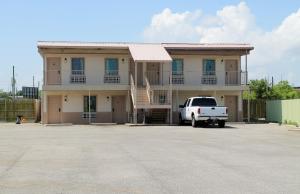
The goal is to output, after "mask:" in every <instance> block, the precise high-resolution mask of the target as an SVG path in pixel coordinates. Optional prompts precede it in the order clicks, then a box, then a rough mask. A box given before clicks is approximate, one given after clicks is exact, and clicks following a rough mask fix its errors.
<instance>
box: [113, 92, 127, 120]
mask: <svg viewBox="0 0 300 194" xmlns="http://www.w3.org/2000/svg"><path fill="white" fill-rule="evenodd" d="M125 102H126V101H125V96H113V97H112V120H113V122H114V123H118V124H123V123H125V122H126V120H127V114H126V106H125V104H126V103H125Z"/></svg>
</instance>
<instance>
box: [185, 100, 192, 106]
mask: <svg viewBox="0 0 300 194" xmlns="http://www.w3.org/2000/svg"><path fill="white" fill-rule="evenodd" d="M190 102H191V99H189V100H188V101H187V104H186V106H187V107H188V106H189V105H190Z"/></svg>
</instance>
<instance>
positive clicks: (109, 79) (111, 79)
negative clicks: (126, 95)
mask: <svg viewBox="0 0 300 194" xmlns="http://www.w3.org/2000/svg"><path fill="white" fill-rule="evenodd" d="M103 83H106V84H119V83H120V75H119V71H105V75H104V81H103Z"/></svg>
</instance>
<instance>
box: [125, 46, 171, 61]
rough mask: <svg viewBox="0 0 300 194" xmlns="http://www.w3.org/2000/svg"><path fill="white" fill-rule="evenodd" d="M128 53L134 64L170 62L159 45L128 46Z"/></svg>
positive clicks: (165, 52) (169, 58)
mask: <svg viewBox="0 0 300 194" xmlns="http://www.w3.org/2000/svg"><path fill="white" fill-rule="evenodd" d="M129 51H130V53H131V56H132V58H133V60H134V61H135V62H145V61H152V62H171V61H172V58H171V56H170V55H169V53H168V52H167V51H166V49H165V48H164V47H163V46H162V45H161V44H130V45H129Z"/></svg>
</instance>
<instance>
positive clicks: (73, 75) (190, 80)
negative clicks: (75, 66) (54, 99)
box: [45, 70, 247, 87]
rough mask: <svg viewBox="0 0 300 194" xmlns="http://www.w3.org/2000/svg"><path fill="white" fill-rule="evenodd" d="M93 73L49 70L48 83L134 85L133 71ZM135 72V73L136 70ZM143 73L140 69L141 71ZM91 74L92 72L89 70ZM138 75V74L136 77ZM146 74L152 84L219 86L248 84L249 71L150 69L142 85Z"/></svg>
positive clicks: (46, 76)
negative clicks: (171, 70) (131, 79)
mask: <svg viewBox="0 0 300 194" xmlns="http://www.w3.org/2000/svg"><path fill="white" fill-rule="evenodd" d="M92 73H93V74H92V75H91V76H89V75H87V72H84V71H72V72H70V75H69V79H68V78H67V79H66V78H65V77H64V76H68V74H66V73H64V72H60V71H58V70H48V71H45V78H46V79H45V84H46V85H68V84H86V85H97V86H99V85H127V86H129V85H130V74H131V73H132V72H129V71H119V72H113V73H105V72H92ZM133 73H134V72H133ZM138 73H140V72H138ZM88 74H90V72H88ZM133 77H134V76H133ZM144 77H147V78H148V82H149V84H150V85H151V86H162V85H169V84H170V83H171V82H172V84H173V85H177V86H193V85H195V86H200V85H217V86H239V85H245V84H246V78H247V76H246V72H241V71H214V72H206V73H203V71H201V70H197V71H181V72H172V79H170V78H171V72H170V71H146V72H144V73H143V75H142V76H141V75H139V74H138V75H137V79H138V80H141V81H138V85H140V84H142V85H143V86H145V87H146V82H145V80H144Z"/></svg>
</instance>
